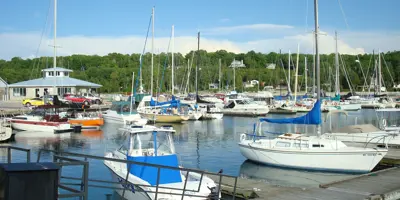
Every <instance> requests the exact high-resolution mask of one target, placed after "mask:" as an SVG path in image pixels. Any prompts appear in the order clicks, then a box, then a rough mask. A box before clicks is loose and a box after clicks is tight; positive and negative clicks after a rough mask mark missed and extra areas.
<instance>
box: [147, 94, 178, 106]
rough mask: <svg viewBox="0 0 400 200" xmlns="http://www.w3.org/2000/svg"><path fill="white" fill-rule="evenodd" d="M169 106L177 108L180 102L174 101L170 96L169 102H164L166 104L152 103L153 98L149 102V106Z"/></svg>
mask: <svg viewBox="0 0 400 200" xmlns="http://www.w3.org/2000/svg"><path fill="white" fill-rule="evenodd" d="M169 104H170V105H171V107H179V104H180V101H179V100H176V99H175V97H174V96H172V100H171V101H166V102H158V101H154V100H153V98H151V100H150V106H164V105H169Z"/></svg>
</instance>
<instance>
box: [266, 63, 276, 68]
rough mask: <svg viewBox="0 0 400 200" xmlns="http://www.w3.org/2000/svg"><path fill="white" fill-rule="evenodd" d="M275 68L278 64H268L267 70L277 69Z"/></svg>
mask: <svg viewBox="0 0 400 200" xmlns="http://www.w3.org/2000/svg"><path fill="white" fill-rule="evenodd" d="M275 67H276V64H275V63H267V64H266V68H267V69H275Z"/></svg>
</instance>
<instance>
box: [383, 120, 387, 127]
mask: <svg viewBox="0 0 400 200" xmlns="http://www.w3.org/2000/svg"><path fill="white" fill-rule="evenodd" d="M386 125H387V124H386V119H382V127H383V129H384V128H386Z"/></svg>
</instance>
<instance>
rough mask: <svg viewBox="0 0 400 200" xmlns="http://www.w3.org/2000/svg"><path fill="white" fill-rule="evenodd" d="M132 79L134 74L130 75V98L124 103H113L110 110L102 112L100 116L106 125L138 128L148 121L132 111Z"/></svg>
mask: <svg viewBox="0 0 400 200" xmlns="http://www.w3.org/2000/svg"><path fill="white" fill-rule="evenodd" d="M134 77H135V74H134V73H132V94H131V96H130V98H129V99H128V100H126V101H113V102H112V105H111V108H110V109H108V110H106V111H104V112H103V114H102V116H103V118H104V121H106V122H107V123H116V124H135V125H138V126H141V125H145V124H147V121H148V120H147V119H146V118H143V117H142V116H141V115H140V114H139V113H138V112H137V111H135V110H133V105H134V102H133V99H134V98H135V97H134V95H133V94H134V92H133V88H134V79H135V78H134Z"/></svg>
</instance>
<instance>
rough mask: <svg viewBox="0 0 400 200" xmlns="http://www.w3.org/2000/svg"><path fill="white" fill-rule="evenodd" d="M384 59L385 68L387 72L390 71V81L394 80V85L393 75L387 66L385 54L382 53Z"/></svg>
mask: <svg viewBox="0 0 400 200" xmlns="http://www.w3.org/2000/svg"><path fill="white" fill-rule="evenodd" d="M382 58H383V62H384V63H385V66H386V70H387V71H388V73H389V76H390V79H392V83H393V85H394V80H393V77H392V74H391V73H390V70H389V67H388V66H387V63H386V60H385V56H384V54H383V53H382Z"/></svg>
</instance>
